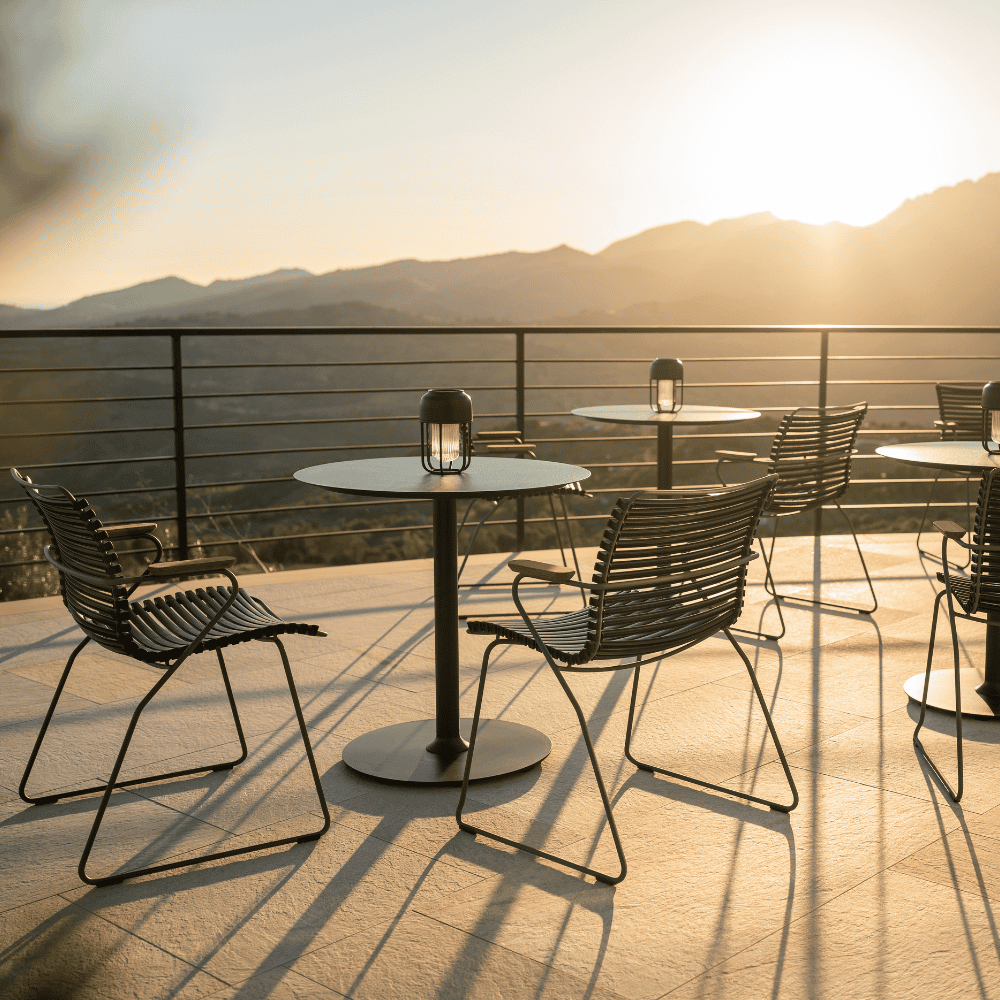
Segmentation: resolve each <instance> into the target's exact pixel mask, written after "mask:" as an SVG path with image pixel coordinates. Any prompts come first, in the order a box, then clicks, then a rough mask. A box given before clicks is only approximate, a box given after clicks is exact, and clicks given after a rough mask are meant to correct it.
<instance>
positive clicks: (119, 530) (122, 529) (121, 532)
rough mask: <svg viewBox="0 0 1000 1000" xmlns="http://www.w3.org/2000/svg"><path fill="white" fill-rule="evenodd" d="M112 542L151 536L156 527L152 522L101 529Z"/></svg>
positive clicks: (117, 525) (116, 525)
mask: <svg viewBox="0 0 1000 1000" xmlns="http://www.w3.org/2000/svg"><path fill="white" fill-rule="evenodd" d="M101 530H102V531H103V532H104V533H105V534H106V535H107V536H108V538H110V539H111V540H112V541H115V540H116V539H119V538H142V537H143V536H145V535H151V534H152V533H153V532H154V531H155V530H156V525H155V524H153V523H152V522H141V523H137V524H115V525H112V526H111V527H107V526H105V527H104V528H102V529H101Z"/></svg>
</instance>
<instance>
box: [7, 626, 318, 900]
mask: <svg viewBox="0 0 1000 1000" xmlns="http://www.w3.org/2000/svg"><path fill="white" fill-rule="evenodd" d="M258 641H262V642H273V643H274V644H275V645H276V646H277V647H278V652H279V653H280V654H281V661H282V665H283V667H284V670H285V678H286V680H287V682H288V688H289V693H290V694H291V698H292V704H293V705H294V707H295V715H296V718H297V720H298V724H299V731H300V733H301V735H302V739H303V743H304V745H305V750H306V757H307V758H308V761H309V767H310V770H311V772H312V778H313V782H314V784H315V787H316V793H317V796H318V798H319V802H320V808H321V810H322V812H323V817H324V824H323V826H322V827H320V829H318V830H314V831H310V832H309V833H305V834H299V835H297V836H294V837H283V838H281V839H278V840H270V841H266V842H263V843H258V844H252V845H249V846H245V847H237V848H233V849H232V850H228V851H216V852H213V853H209V854H203V855H200V856H199V857H196V858H187V859H185V860H183V861H172V862H168V863H166V864H161V865H151V866H147V867H144V868H135V869H130V870H128V871H124V872H118V873H116V874H114V875H109V876H104V877H100V878H94V877H92V876H90V875H88V874H87V871H86V866H87V860H88V858H89V857H90V853H91V851H92V850H93V847H94V843H95V842H96V840H97V835H98V832H99V830H100V827H101V823H102V821H103V819H104V815H105V812H106V811H107V807H108V803H109V802H110V800H111V795H112V793H113V792H114V791H116V790H117V789H121V788H128V787H131V786H135V785H146V784H151V783H152V782H156V781H164V780H167V779H169V778H179V777H184V776H188V775H193V774H206V773H210V772H212V771H229V770H232V769H233V768H234V767H236V766H237V765H238V764H241V763H243V762H244V761H245V760H246V758H247V754H248V749H247V743H246V737H245V736H244V733H243V726H242V724H241V723H240V717H239V712H238V710H237V708H236V701H235V699H234V697H233V689H232V685H231V684H230V681H229V673H228V671H227V670H226V664H225V660H224V659H223V656H222V650H221V649H217V650H216V655H217V656H218V659H219V668H220V671H221V673H222V680H223V683H224V684H225V688H226V696H227V698H228V700H229V706H230V710H231V711H232V715H233V723H234V724H235V726H236V732H237V735H238V736H239V741H240V748H241V751H242V752H241V754H240V756H239V757H237V758H235V759H234V760H228V761H221V762H219V763H216V764H206V765H203V766H201V767H192V768H186V769H184V770H180V771H167V772H164V773H162V774H154V775H148V776H146V777H142V778H130V779H128V780H126V781H119V780H118V775H119V773H120V772H121V769H122V766H123V764H124V763H125V756H126V754H127V753H128V748H129V745H130V744H131V742H132V736H133V734H134V732H135V729H136V726H137V725H138V723H139V718H140V716H141V714H142V712H143V710H144V709H145V708H146V706H147V705H148V704H149V702H150V701H151V700H152V699H153V697H154V696H155V695H156V694H157V692H159V691H160V689H161V688H162V687H163V686H164V684H166V682H167V681H168V680H169V679H170V678H171V677H172V676H173V675H174V674H175V673H176V672H177V669H178V668H179V667H180V666H181V664H182V663H183V662H184V661H185V659H186V658H187V653H186V652H185V654H182V655H181V656H180V657H179V658H178V659H177V660H176V662H175V663H173V664H172V665H171V666H169V667H167V668H166V669H165V670H164V672H163V676H162V677H161V678H160V679H159V680H158V681H157V682H156V684H154V685H153V687H152V689H151V690H150V691H149V693H148V694H147V695H146V696H145V697H144V698H143V699H142V701H140V702H139V705H138V706H137V707H136V709H135V711H134V712H133V714H132V718H131V720H130V722H129V726H128V729H127V730H126V733H125V738H124V740H123V742H122V745H121V749H120V750H119V752H118V756H117V758H116V760H115V764H114V767H113V768H112V771H111V774H110V776H109V778H108V781H107V782H106V783H104V784H101V785H93V786H90V787H88V788H79V789H74V790H73V791H68V792H59V793H58V794H55V795H42V796H37V797H33V796H30V795H28V794H27V784H28V780H29V778H30V775H31V771H32V769H33V767H34V764H35V760H36V759H37V757H38V753H39V750H40V749H41V746H42V742H43V740H44V738H45V734H46V732H47V731H48V728H49V723H50V722H51V720H52V716H53V714H54V713H55V709H56V704H57V702H58V701H59V697H60V695H61V694H62V691H63V688H64V687H65V686H66V681H67V680H68V678H69V674H70V670H71V669H72V667H73V663H74V661H75V660H76V657H77V655H78V654H79V653H80V651H81V650H82V649H83V648H84V646H86V645H87V643H88V642H90V637H89V636H88V637H87V638H85V639H84V640H83V641H82V642H81V643H80V644H79V645H78V646H77V647H76V648H75V649H74V650H73V652H72V653H71V654H70V657H69V660H68V661H67V663H66V666H65V668H64V669H63V673H62V677H61V678H60V680H59V684H58V686H57V687H56V690H55V694H54V695H53V697H52V702H51V703H50V705H49V709H48V711H47V713H46V715H45V719H44V721H43V722H42V726H41V729H40V731H39V733H38V737H37V738H36V740H35V745H34V747H33V748H32V751H31V755H30V757H29V758H28V764H27V766H26V767H25V770H24V774H23V776H22V778H21V783H20V786H19V788H18V794H19V795H20V797H21V798H22V799H23V800H24V801H25V802H28V803H31V804H32V805H48V804H50V803H53V802H58V801H59V800H60V799H68V798H75V797H77V796H81V795H88V794H91V793H94V792H103V796H102V798H101V802H100V804H99V806H98V809H97V815H96V816H95V818H94V823H93V826H92V827H91V830H90V835H89V837H88V838H87V843H86V845H85V847H84V850H83V854H82V856H81V858H80V863H79V866H78V868H77V871H78V873H79V875H80V878H81V879H82V880H83V881H84V882H86V883H87V884H88V885H94V886H104V885H118V884H120V883H122V882H124V881H125V880H126V879H130V878H138V877H140V876H142V875H152V874H155V873H157V872H164V871H170V870H172V869H175V868H185V867H188V866H190V865H196V864H201V863H202V862H205V861H215V860H218V859H220V858H230V857H235V856H236V855H239V854H248V853H250V852H252V851H262V850H266V849H268V848H272V847H281V846H284V845H285V844H295V843H299V844H301V843H305V842H307V841H310V840H318V839H319V838H320V837H322V836H323V834H324V833H326V832H327V830H329V829H330V811H329V809H328V807H327V804H326V798H325V796H324V795H323V786H322V784H321V783H320V778H319V771H318V769H317V767H316V760H315V757H314V756H313V751H312V745H311V743H310V741H309V734H308V732H307V731H306V725H305V718H304V717H303V715H302V707H301V705H300V703H299V697H298V692H297V691H296V689H295V681H294V680H293V678H292V671H291V667H290V665H289V663H288V656H287V654H286V652H285V647H284V645H283V644H282V643H281V641H280V639H278V637H277V636H270V637H267V638H261V639H259V640H258Z"/></svg>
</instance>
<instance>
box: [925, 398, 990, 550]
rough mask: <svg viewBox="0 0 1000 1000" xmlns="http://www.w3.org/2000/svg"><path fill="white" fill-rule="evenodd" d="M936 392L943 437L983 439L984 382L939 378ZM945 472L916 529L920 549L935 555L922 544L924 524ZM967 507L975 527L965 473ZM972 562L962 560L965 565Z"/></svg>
mask: <svg viewBox="0 0 1000 1000" xmlns="http://www.w3.org/2000/svg"><path fill="white" fill-rule="evenodd" d="M934 390H935V392H936V393H937V401H938V414H939V416H940V420H935V421H934V426H935V427H936V428H937V429H938V431H939V433H940V434H941V440H942V441H981V440H982V438H983V385H982V383H978V384H975V385H951V384H949V383H947V382H938V383H937V385H935V386H934ZM944 472H945V470H944V469H941V470H939V471H938V473H937V474H936V475H935V476H934V480H933V481H932V482H931V488H930V491H929V492H928V494H927V505H926V506H925V507H924V513H923V516H922V517H921V518H920V527H919V528H918V529H917V549H918V550H919V551H920V552H921V553H922V554H923V555H927V556H931V557H934V556H936V555H937V553H936V552H931V551H930V550H928V549H921V548H920V536H921V535H922V534H923V533H924V526H925V525H926V524H927V514H928V513H929V511H930V509H931V501H932V500H933V499H934V490H935V489H937V484H938V480H939V479H940V478H941V476H942V474H943V473H944ZM965 507H966V520H967V521H969V527H970V528H971V527H972V523H971V522H972V518H971V513H972V503H971V499H970V497H969V477H968V476H966V477H965ZM968 565H969V564H968V563H967V562H966V563H964V564H962V566H961V568H962V569H964V568H965V567H966V566H968Z"/></svg>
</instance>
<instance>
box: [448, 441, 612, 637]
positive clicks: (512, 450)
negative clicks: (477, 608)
mask: <svg viewBox="0 0 1000 1000" xmlns="http://www.w3.org/2000/svg"><path fill="white" fill-rule="evenodd" d="M476 443H478V444H485V445H486V453H487V454H493V455H520V456H522V457H527V458H530V459H535V460H537V458H538V455H537V453H536V451H535V445H534V444H533V443H532V442H530V441H525V440H524V438H523V437H522V436H521V432H520V431H517V430H510V431H478V432H477V433H476ZM568 493H571V494H573V495H575V496H582V497H588V498H592V495H591V494H590V493H588V492H587V491H586V490H585V489H584V488H583V486H582V485H581V484H580V483H570V484H569V485H568V486H557V487H552V488H547V489H544V490H540V491H539V493H538V494H531V495H532V496H535V495H539V496H541V495H544V496H547V497H548V499H549V509H550V510H551V512H552V525H553V527H554V528H555V531H556V544H557V545H558V546H559V554H560V555H561V556H562V561H563V565H564V566H568V565H569V563H568V562H567V561H566V548H565V546H564V545H563V540H562V534H561V532H560V531H559V515H558V514H557V513H556V506H555V501H554V500H553V497H554V496H555V495H558V497H559V503H560V505H561V507H562V517H563V522H564V523H565V525H566V538H567V541H568V543H569V549H570V551H571V552H572V553H573V565H574V567H575V568H576V575H577V577H579V576H580V561H579V559H578V558H577V554H576V542H575V541H574V540H573V529H572V527H571V526H570V517H569V510H568V509H567V507H566V495H567V494H568ZM477 499H480V498H478V497H474V498H473V499H472V500H470V501H469V503H468V505H467V506H466V508H465V513H464V514H463V515H462V520H461V522H460V523H459V526H458V534H459V536H461V534H462V531H463V530H464V529H465V525H466V523H467V521H468V519H469V514H470V513H471V511H472V508H473V506H474V504H475V503H476V500H477ZM510 499H511V498H510V497H499V498H498V499H496V500H491V501H490V503H491V504H492V507H491V508H490V509H489V510H488V511H487V512H486V513H485V514H484V515H483V517H481V518H480V520H479V521H478V523H477V524H476V527H475V528H474V529H473V532H472V537H471V538H470V539H469V544H468V545H467V546H466V549H465V555H464V556H463V557H462V562H461V564H460V565H459V567H458V579H459V580H461V579H462V572H463V570H464V569H465V564H466V563H467V562H468V561H469V556H470V555H471V553H472V546H473V545H475V543H476V538H477V537H478V536H479V531H480V529H481V528H482V527H483V525H484V524H486V522H487V521H488V520H489V519H490V518H491V517H492V516H493V515H494V514H495V513H496V512H497V511H498V510H500V508H501V507H502V506H503V505H504V504H505V503H506V502H507V501H508V500H510ZM522 499H523V497H522ZM458 586H459V589H460V590H478V589H479V588H482V587H506V586H507V584H506V583H459V585H458ZM584 604H586V598H585V599H584ZM542 613H543V614H562V612H561V611H552V612H542ZM467 617H468V616H467V615H459V618H467ZM497 617H515V615H514V613H513V612H511V613H510V614H509V615H507V614H506V613H504V614H501V615H498V616H497Z"/></svg>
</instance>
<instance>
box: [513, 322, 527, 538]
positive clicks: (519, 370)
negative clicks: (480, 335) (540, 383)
mask: <svg viewBox="0 0 1000 1000" xmlns="http://www.w3.org/2000/svg"><path fill="white" fill-rule="evenodd" d="M514 336H515V338H516V341H517V348H516V350H517V353H516V356H515V362H514V368H515V373H514V377H515V383H514V384H515V397H516V398H515V403H514V406H515V410H516V413H517V429H518V431H519V432H520V434H521V440H522V441H523V440H524V435H525V426H524V331H523V330H518V331H517V333H516V334H515V335H514ZM517 551H518V552H523V551H524V497H518V498H517Z"/></svg>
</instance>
